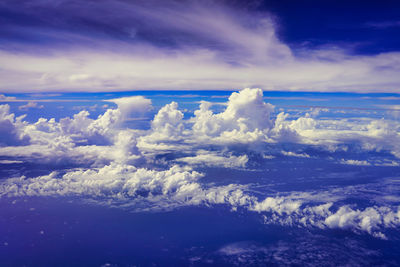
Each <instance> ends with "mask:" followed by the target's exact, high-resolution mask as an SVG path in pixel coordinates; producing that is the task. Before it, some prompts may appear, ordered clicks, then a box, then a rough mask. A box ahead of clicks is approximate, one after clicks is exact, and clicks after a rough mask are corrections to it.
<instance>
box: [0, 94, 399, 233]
mask: <svg viewBox="0 0 400 267" xmlns="http://www.w3.org/2000/svg"><path fill="white" fill-rule="evenodd" d="M112 101H113V102H114V103H116V104H117V105H118V108H115V109H108V110H106V111H105V112H104V114H101V115H99V116H98V117H97V118H96V119H92V118H90V117H89V115H90V114H89V112H88V111H85V110H84V111H81V112H79V113H77V114H75V115H74V116H73V117H72V118H69V117H67V118H62V119H60V120H59V121H56V120H55V119H45V118H40V119H39V120H38V121H37V122H35V123H28V122H25V121H24V120H23V119H24V117H23V116H22V117H18V118H15V115H14V114H12V113H10V108H9V106H8V105H1V106H0V134H1V136H2V139H1V140H2V147H0V156H2V157H7V160H8V161H4V160H3V163H4V164H11V162H14V163H16V162H41V163H43V162H47V163H53V164H58V163H60V162H62V163H63V164H68V163H73V166H78V167H79V168H78V169H71V170H65V171H63V172H57V171H54V172H51V173H50V174H48V175H41V176H38V177H24V176H21V177H17V178H10V179H6V180H4V181H3V182H2V183H1V184H0V195H1V196H17V197H18V196H59V195H62V196H80V197H82V198H85V199H91V200H94V201H99V202H101V203H109V204H112V205H115V206H121V207H131V208H132V207H134V209H140V210H146V209H170V208H173V207H179V206H183V205H201V204H204V205H217V204H223V205H228V206H230V207H231V208H232V209H233V210H237V209H246V210H248V211H253V212H258V213H260V214H262V215H263V216H264V219H265V222H266V223H279V224H284V225H300V226H304V227H318V228H322V229H324V228H343V229H350V230H352V231H354V232H357V233H359V232H367V233H370V234H372V235H374V236H376V237H380V238H386V236H385V234H384V229H386V228H396V227H398V226H399V225H400V217H399V216H400V212H399V210H398V207H396V206H395V205H392V204H390V205H389V204H388V203H387V202H384V203H383V204H382V205H378V204H376V205H375V204H374V205H370V206H367V207H363V208H358V207H356V206H354V205H349V204H343V202H340V200H343V196H340V195H339V197H334V196H333V195H334V194H333V193H331V192H325V193H323V194H322V193H321V194H319V195H317V194H313V193H302V194H293V193H292V194H283V195H279V194H276V193H268V195H267V196H265V195H264V196H263V197H259V196H257V197H256V195H255V194H253V193H252V191H251V190H250V186H251V185H249V184H247V185H239V184H235V183H230V184H225V185H218V186H217V185H215V184H213V183H203V182H202V177H203V176H204V174H203V173H200V172H198V171H196V170H194V169H195V168H198V167H221V168H230V169H232V168H237V169H236V170H238V169H240V168H242V169H243V168H246V167H247V166H248V164H249V163H252V164H253V162H250V157H259V158H264V159H265V158H267V159H268V160H270V159H272V158H273V156H265V154H266V152H268V153H275V156H277V157H282V155H283V156H285V157H297V158H300V159H302V160H310V159H311V158H312V157H311V156H310V155H309V154H308V153H305V152H303V151H301V150H295V151H288V150H287V149H282V148H281V147H280V146H279V145H280V144H281V143H282V144H285V143H287V142H292V143H297V144H301V145H303V146H306V147H307V146H309V145H310V146H312V147H318V148H319V149H322V150H324V151H325V153H330V152H334V151H335V150H343V151H346V149H347V150H348V149H354V148H353V147H354V146H356V147H357V149H359V151H360V152H363V151H377V152H378V151H386V152H390V153H392V154H393V156H394V157H399V155H400V153H399V151H400V150H399V143H400V135H399V129H400V125H399V124H398V122H395V121H390V120H382V119H364V120H359V121H349V120H347V119H317V118H313V117H312V116H311V115H310V114H306V115H305V116H303V117H299V118H294V119H289V116H288V115H287V114H285V113H279V114H278V115H277V116H276V117H275V118H274V116H273V115H274V114H273V112H274V109H273V106H272V105H270V104H267V103H264V101H263V94H262V90H261V89H249V88H247V89H244V90H242V91H240V92H238V93H233V94H232V95H231V96H230V98H229V100H228V102H227V104H226V108H225V110H223V111H222V112H220V113H214V112H213V111H212V110H211V109H210V103H208V102H202V103H201V104H200V107H199V109H198V110H196V111H195V112H194V116H193V117H191V118H189V119H185V118H184V113H183V112H182V111H180V110H179V106H178V104H177V103H176V102H172V103H170V104H167V105H165V106H164V107H162V108H161V109H160V110H159V111H158V113H157V114H156V115H155V116H154V119H153V120H152V122H151V128H150V129H149V130H136V129H129V128H126V127H125V126H123V124H122V123H121V122H123V121H124V120H125V119H126V118H127V117H128V116H130V115H132V114H135V113H136V114H138V113H140V112H147V111H148V110H149V109H151V108H152V107H151V101H149V100H148V99H146V98H143V97H131V98H122V99H114V100H112ZM267 145H268V146H267ZM272 145H275V146H276V147H277V149H276V151H275V152H274V151H265V148H266V147H271V146H272ZM235 146H238V147H239V148H240V149H238V150H234V149H232V148H234V147H235ZM243 151H245V152H243ZM170 152H173V153H172V154H173V155H174V156H173V157H171V159H170V160H168V153H170ZM243 153H246V154H243ZM337 163H338V164H352V165H370V163H369V161H364V160H351V159H342V160H341V161H339V162H337ZM396 163H397V162H396V161H395V160H392V161H391V162H390V161H381V162H377V163H375V165H376V166H385V164H386V165H387V166H389V165H390V166H396ZM322 195H323V196H322Z"/></svg>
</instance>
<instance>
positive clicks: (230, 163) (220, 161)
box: [177, 150, 249, 168]
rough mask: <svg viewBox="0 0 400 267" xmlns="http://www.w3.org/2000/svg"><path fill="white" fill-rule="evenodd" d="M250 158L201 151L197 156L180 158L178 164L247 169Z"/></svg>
mask: <svg viewBox="0 0 400 267" xmlns="http://www.w3.org/2000/svg"><path fill="white" fill-rule="evenodd" d="M248 160H249V158H248V157H247V155H242V156H233V155H229V156H221V155H218V154H217V153H215V152H214V153H213V152H210V151H204V150H200V151H198V152H197V155H196V156H193V157H182V158H178V159H177V161H178V162H184V163H187V164H189V165H200V166H201V165H205V166H216V167H218V166H222V167H225V168H234V167H242V168H243V167H245V166H246V163H247V161H248Z"/></svg>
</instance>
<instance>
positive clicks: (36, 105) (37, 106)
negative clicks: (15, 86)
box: [18, 101, 44, 111]
mask: <svg viewBox="0 0 400 267" xmlns="http://www.w3.org/2000/svg"><path fill="white" fill-rule="evenodd" d="M43 107H44V106H43V105H40V106H39V105H38V104H37V103H36V102H33V101H29V102H28V103H27V104H26V105H21V106H19V107H18V109H19V110H23V111H27V110H28V109H30V108H43Z"/></svg>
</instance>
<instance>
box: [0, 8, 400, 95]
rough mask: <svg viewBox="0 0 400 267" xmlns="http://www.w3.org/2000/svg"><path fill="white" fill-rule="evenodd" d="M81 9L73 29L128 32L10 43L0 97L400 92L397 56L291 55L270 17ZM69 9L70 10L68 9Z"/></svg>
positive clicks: (3, 55) (1, 55)
mask: <svg viewBox="0 0 400 267" xmlns="http://www.w3.org/2000/svg"><path fill="white" fill-rule="evenodd" d="M87 5H88V4H85V3H82V4H81V5H80V9H79V11H78V10H68V11H69V12H72V13H73V14H74V18H76V19H77V21H79V20H80V19H86V20H90V21H93V22H94V23H95V24H96V23H102V25H104V24H106V25H109V24H108V23H111V25H109V27H110V28H114V27H116V25H113V22H116V21H119V22H120V21H124V22H126V23H128V24H129V25H126V27H119V28H120V30H121V34H125V35H126V37H127V39H126V40H125V39H124V41H121V40H120V39H116V38H112V37H110V36H108V35H104V33H102V34H94V35H90V36H88V35H86V34H82V33H79V31H74V32H73V33H72V32H71V31H68V30H65V31H63V30H61V29H60V28H59V27H58V28H57V31H55V30H51V27H50V28H46V36H45V37H46V38H49V39H50V40H53V41H54V40H56V41H58V42H61V43H63V44H64V45H63V46H55V45H54V46H51V45H49V46H43V48H42V49H43V51H39V52H38V49H39V48H38V46H35V44H29V43H28V44H27V43H18V45H16V46H17V47H19V48H20V50H12V51H8V50H6V49H3V50H1V51H0V62H1V63H0V67H1V72H0V79H1V80H2V88H1V89H2V91H3V92H6V91H9V92H15V91H50V90H51V91H54V90H55V91H64V90H68V91H81V90H85V91H113V90H117V91H121V90H132V89H136V90H143V89H175V90H181V89H199V90H204V89H232V88H243V87H253V86H258V87H262V88H264V89H266V90H291V91H295V90H298V91H299V90H300V91H356V92H372V91H375V92H381V91H387V92H397V90H398V85H399V83H400V78H399V76H398V75H397V73H398V72H399V64H398V63H399V60H400V53H399V52H387V53H380V54H375V55H358V54H354V53H353V52H352V51H348V50H346V49H340V48H333V49H332V48H329V47H331V46H330V45H329V44H323V45H322V46H321V47H319V48H307V47H304V48H303V49H300V50H299V49H296V50H294V49H293V48H292V47H290V46H289V45H288V44H286V43H284V42H283V41H282V40H280V39H279V38H278V36H277V29H278V28H279V25H277V24H276V21H277V20H274V19H273V18H272V17H271V15H270V14H261V13H259V12H257V13H254V12H250V13H247V12H248V10H247V12H246V11H243V10H233V9H232V8H230V7H227V6H223V5H222V4H219V5H217V4H216V3H214V4H213V5H211V6H210V5H207V4H200V3H199V2H192V1H188V2H187V3H186V4H185V3H181V4H180V5H176V4H174V3H173V2H170V1H168V3H167V2H165V3H163V4H161V5H160V4H157V5H152V6H151V8H149V7H148V6H147V5H143V4H141V3H140V1H139V2H138V1H132V2H129V3H128V2H113V3H110V2H109V1H106V2H99V3H98V4H97V6H96V7H97V8H98V9H99V10H104V11H105V12H106V11H108V10H109V9H108V5H112V8H113V10H115V12H113V14H110V13H108V14H109V17H108V20H107V21H104V19H103V18H101V17H98V15H97V14H93V13H89V12H85V8H86V9H87V10H91V7H90V6H87ZM38 6H40V4H38ZM72 6H73V5H70V6H68V8H69V9H74V8H73V7H72ZM51 8H54V6H53V7H49V6H46V10H51ZM32 9H33V8H30V9H29V10H27V12H28V13H30V11H31V10H32ZM64 12H67V10H64ZM97 13H99V14H100V13H101V12H97ZM114 13H115V14H114ZM116 14H118V17H117V15H116ZM31 15H32V16H35V15H37V14H32V13H31ZM81 16H82V17H81ZM238 18H240V19H238ZM138 21H139V22H140V23H137V22H138ZM53 23H54V21H53ZM78 24H79V23H78ZM14 26H15V25H14ZM74 26H76V25H74ZM140 26H143V27H144V29H143V31H144V32H146V31H147V30H149V29H152V30H155V31H157V32H159V33H164V34H166V35H167V36H168V39H169V40H170V41H171V43H172V45H170V46H168V47H167V48H166V47H165V46H160V45H159V42H156V41H154V42H153V43H152V40H146V41H140V40H141V39H140V38H134V37H133V36H135V35H132V32H135V33H136V32H137V29H135V28H136V27H140ZM13 30H15V31H16V34H17V35H21V36H23V35H24V34H26V31H29V34H30V35H32V36H37V37H42V36H43V30H42V29H40V28H39V29H38V28H37V27H28V28H27V27H17V26H16V27H13ZM85 33H86V31H85ZM176 33H180V34H179V36H177V34H176ZM128 37H129V38H128ZM188 39H189V40H198V41H197V42H192V41H188ZM58 42H57V43H58ZM49 43H51V42H49ZM69 43H73V44H74V45H73V46H70V45H68V44H69ZM94 44H95V45H94ZM13 45H15V44H13ZM93 47H95V48H96V49H93ZM40 48H41V47H40ZM21 51H23V52H21Z"/></svg>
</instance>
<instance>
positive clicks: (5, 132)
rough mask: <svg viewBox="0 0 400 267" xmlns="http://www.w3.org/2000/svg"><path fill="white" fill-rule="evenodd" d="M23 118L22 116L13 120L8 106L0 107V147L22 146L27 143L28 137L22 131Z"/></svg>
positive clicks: (13, 117) (13, 116)
mask: <svg viewBox="0 0 400 267" xmlns="http://www.w3.org/2000/svg"><path fill="white" fill-rule="evenodd" d="M23 118H24V116H21V117H17V118H15V115H14V114H13V113H10V106H9V105H0V136H1V139H0V146H9V145H24V144H27V143H28V142H29V136H28V135H26V134H24V133H23V131H22V128H23V127H24V123H23V122H22V120H23Z"/></svg>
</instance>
